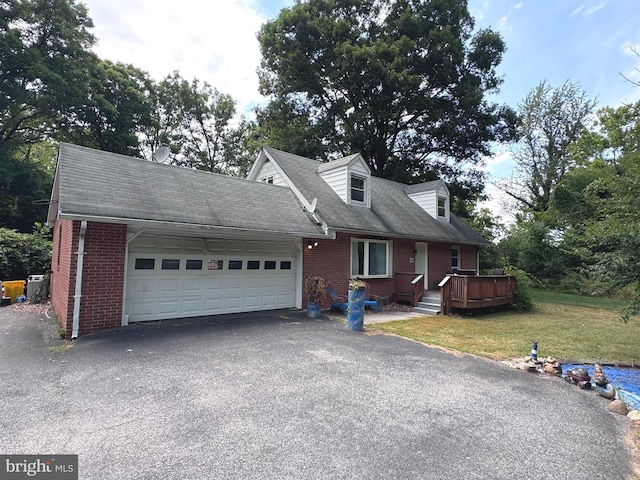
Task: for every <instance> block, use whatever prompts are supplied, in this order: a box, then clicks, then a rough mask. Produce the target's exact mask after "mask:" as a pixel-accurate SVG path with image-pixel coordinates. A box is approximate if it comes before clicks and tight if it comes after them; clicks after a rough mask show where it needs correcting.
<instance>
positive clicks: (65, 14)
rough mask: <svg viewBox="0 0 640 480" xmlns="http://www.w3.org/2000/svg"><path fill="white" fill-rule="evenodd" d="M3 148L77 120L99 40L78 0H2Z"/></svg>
mask: <svg viewBox="0 0 640 480" xmlns="http://www.w3.org/2000/svg"><path fill="white" fill-rule="evenodd" d="M0 12H1V13H2V15H1V16H0V65H2V68H1V69H0V149H3V150H4V152H8V151H9V150H8V149H10V148H11V147H12V146H14V145H17V146H19V145H25V144H26V145H28V144H32V143H36V142H40V141H41V140H43V139H46V138H51V137H53V136H54V135H55V134H56V133H57V132H59V131H61V130H64V129H65V128H67V127H68V125H69V124H70V123H72V122H73V121H74V118H75V116H76V111H75V108H76V105H77V104H78V100H79V99H80V98H82V97H83V95H84V93H83V85H84V83H85V81H86V75H85V70H84V62H85V60H87V59H88V58H89V57H90V53H89V49H90V47H91V46H92V45H93V43H94V42H95V39H94V37H93V36H92V35H91V33H89V29H90V28H91V27H92V26H93V24H92V21H91V19H90V18H89V17H88V15H87V10H86V7H85V6H84V5H82V4H77V3H76V2H75V1H73V0H3V1H0Z"/></svg>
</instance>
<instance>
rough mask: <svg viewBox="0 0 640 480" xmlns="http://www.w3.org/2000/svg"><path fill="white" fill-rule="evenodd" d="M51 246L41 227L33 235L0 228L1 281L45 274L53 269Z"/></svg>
mask: <svg viewBox="0 0 640 480" xmlns="http://www.w3.org/2000/svg"><path fill="white" fill-rule="evenodd" d="M51 246H52V242H51V240H48V239H47V238H45V234H44V232H43V229H42V228H40V227H38V228H37V229H36V231H35V233H32V234H29V233H19V232H17V231H15V230H9V229H6V228H0V279H2V280H25V279H26V278H27V277H28V276H29V275H38V274H44V273H45V272H46V271H47V270H50V269H51Z"/></svg>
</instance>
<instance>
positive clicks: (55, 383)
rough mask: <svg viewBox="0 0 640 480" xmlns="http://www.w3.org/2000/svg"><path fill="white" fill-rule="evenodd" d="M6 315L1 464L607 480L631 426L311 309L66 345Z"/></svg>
mask: <svg viewBox="0 0 640 480" xmlns="http://www.w3.org/2000/svg"><path fill="white" fill-rule="evenodd" d="M59 343H60V342H59V341H58V340H56V339H55V326H54V325H52V324H51V323H50V322H49V321H48V320H47V319H46V318H45V317H44V316H41V315H33V314H24V313H15V312H11V311H9V310H8V309H0V378H1V379H2V384H3V385H2V389H1V390H0V453H2V454H78V455H79V466H80V478H83V479H85V478H86V479H227V478H229V479H231V478H233V479H236V478H237V479H330V478H340V479H374V478H380V479H393V478H398V479H477V478H480V479H522V478H536V479H565V478H566V479H596V478H602V479H604V478H607V479H609V478H620V479H623V478H625V477H626V476H627V475H629V474H630V473H631V466H630V456H629V454H628V451H627V449H626V448H625V446H624V442H623V437H624V435H625V433H626V431H627V419H626V418H624V417H622V416H617V415H615V414H612V413H609V412H607V411H606V405H607V403H606V402H607V401H606V400H604V399H601V398H598V397H596V396H595V395H594V394H593V393H592V392H585V391H581V390H579V389H577V387H575V386H571V385H569V384H567V383H566V382H564V381H563V380H561V379H558V378H554V377H548V376H541V375H536V374H527V373H525V372H521V371H516V370H512V369H509V368H508V367H505V366H503V365H501V364H498V363H495V362H491V361H487V360H483V359H478V358H474V357H471V356H456V355H452V354H449V353H445V352H442V351H439V350H436V349H431V348H427V347H424V346H422V345H420V344H417V343H414V342H410V341H407V340H403V339H401V338H397V337H393V336H387V335H371V334H366V333H356V332H349V331H347V330H346V328H345V325H344V324H342V323H339V322H337V321H333V320H329V319H327V318H321V319H317V320H316V319H308V318H306V317H305V316H304V314H303V313H301V312H295V311H279V312H273V313H260V314H251V315H232V316H225V317H216V318H207V319H197V320H182V321H168V322H162V323H152V324H140V325H134V326H130V327H127V328H123V329H120V330H116V331H111V332H103V333H99V334H95V335H89V336H84V337H80V339H79V340H78V341H77V342H76V344H75V345H74V346H73V348H71V349H70V350H68V351H66V352H63V353H60V352H54V351H51V350H50V347H52V346H55V345H57V344H59Z"/></svg>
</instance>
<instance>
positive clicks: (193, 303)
mask: <svg viewBox="0 0 640 480" xmlns="http://www.w3.org/2000/svg"><path fill="white" fill-rule="evenodd" d="M182 311H183V313H184V315H185V316H190V315H192V314H194V313H195V314H199V313H200V312H201V311H202V301H201V300H200V299H197V300H183V301H182Z"/></svg>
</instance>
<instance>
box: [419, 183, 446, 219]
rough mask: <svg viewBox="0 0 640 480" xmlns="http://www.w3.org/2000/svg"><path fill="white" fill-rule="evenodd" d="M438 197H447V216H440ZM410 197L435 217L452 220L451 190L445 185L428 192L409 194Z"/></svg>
mask: <svg viewBox="0 0 640 480" xmlns="http://www.w3.org/2000/svg"><path fill="white" fill-rule="evenodd" d="M438 197H446V199H447V201H446V207H445V217H444V218H442V217H438ZM409 198H410V199H411V200H413V201H414V202H416V203H417V204H418V205H420V207H421V208H422V209H423V210H424V211H425V212H427V213H428V214H429V215H431V216H432V217H433V218H435V219H439V220H442V221H447V222H449V221H450V220H451V215H450V211H451V205H450V199H449V192H448V191H447V189H446V187H445V186H444V185H440V186H439V187H438V188H437V189H436V190H430V191H428V192H417V193H412V194H410V195H409Z"/></svg>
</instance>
